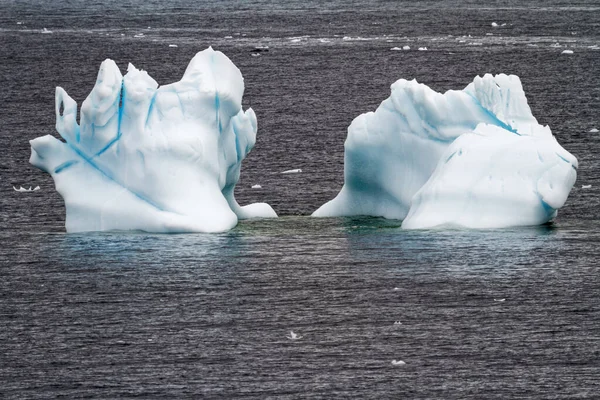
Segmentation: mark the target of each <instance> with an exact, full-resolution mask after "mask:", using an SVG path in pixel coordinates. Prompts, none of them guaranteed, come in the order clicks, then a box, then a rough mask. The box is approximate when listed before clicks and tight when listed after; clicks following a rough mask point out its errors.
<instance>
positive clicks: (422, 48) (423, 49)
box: [419, 47, 427, 51]
mask: <svg viewBox="0 0 600 400" xmlns="http://www.w3.org/2000/svg"><path fill="white" fill-rule="evenodd" d="M419 51H427V47H419Z"/></svg>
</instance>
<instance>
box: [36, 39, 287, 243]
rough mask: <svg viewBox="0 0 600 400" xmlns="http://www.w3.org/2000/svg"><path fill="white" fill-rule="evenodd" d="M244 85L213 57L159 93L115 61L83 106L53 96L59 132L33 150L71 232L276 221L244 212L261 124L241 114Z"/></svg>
mask: <svg viewBox="0 0 600 400" xmlns="http://www.w3.org/2000/svg"><path fill="white" fill-rule="evenodd" d="M243 92H244V81H243V78H242V74H241V73H240V71H239V69H238V68H237V67H236V66H235V65H234V64H233V63H232V62H231V61H230V60H229V59H228V58H227V57H226V56H225V55H224V54H223V53H221V52H218V51H214V50H213V49H212V48H208V49H206V50H204V51H201V52H199V53H198V54H196V55H195V56H194V58H193V59H192V60H191V62H190V63H189V65H188V67H187V69H186V71H185V73H184V75H183V78H182V79H181V80H180V81H179V82H175V83H172V84H169V85H164V86H161V87H159V86H158V84H157V82H156V81H155V80H154V79H152V78H151V77H150V75H148V73H147V72H145V71H142V70H138V69H137V68H135V67H134V66H133V65H131V64H129V67H128V69H127V74H126V75H125V76H122V75H121V72H120V70H119V68H118V67H117V65H116V63H115V62H114V61H112V60H110V59H107V60H105V61H104V62H103V63H102V65H101V66H100V71H99V73H98V78H97V81H96V84H95V86H94V88H93V90H92V92H91V93H90V94H89V96H88V97H87V98H86V99H85V101H84V102H83V104H82V106H81V114H80V124H78V123H77V103H76V102H75V101H74V100H73V99H72V98H71V97H69V95H68V94H67V92H66V91H65V90H64V89H62V88H60V87H58V88H56V105H55V111H56V130H57V131H58V133H59V134H60V136H61V137H62V138H63V139H64V142H63V141H60V140H58V139H56V138H55V137H53V136H51V135H46V136H43V137H39V138H36V139H34V140H32V141H31V142H30V143H31V158H30V160H29V161H30V163H31V164H33V165H34V166H36V167H38V168H40V169H42V170H44V171H46V172H48V173H50V174H51V175H52V178H53V179H54V183H55V186H56V190H57V191H58V192H59V193H60V194H61V195H62V197H63V199H64V201H65V206H66V211H67V216H66V229H67V232H81V231H104V230H143V231H148V232H221V231H226V230H229V229H231V228H233V227H234V226H235V225H236V224H237V222H238V219H244V218H254V217H276V216H277V215H276V213H275V212H274V211H273V209H272V208H271V207H270V206H269V205H267V204H265V203H257V204H251V205H248V206H245V207H241V206H239V205H238V203H237V201H236V200H235V197H234V188H235V185H236V183H237V181H238V179H239V176H240V168H241V163H242V160H243V159H244V158H245V157H246V155H247V154H248V152H250V150H251V149H252V147H253V146H254V143H255V141H256V132H257V123H256V115H255V114H254V111H253V110H252V109H250V108H249V109H248V110H246V111H245V112H244V111H243V110H242V107H241V103H242V95H243Z"/></svg>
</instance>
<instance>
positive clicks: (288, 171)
mask: <svg viewBox="0 0 600 400" xmlns="http://www.w3.org/2000/svg"><path fill="white" fill-rule="evenodd" d="M300 172H302V170H301V169H300V168H297V169H288V170H287V171H283V172H282V174H299V173H300Z"/></svg>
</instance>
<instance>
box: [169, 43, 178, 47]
mask: <svg viewBox="0 0 600 400" xmlns="http://www.w3.org/2000/svg"><path fill="white" fill-rule="evenodd" d="M169 47H177V45H176V44H170V45H169Z"/></svg>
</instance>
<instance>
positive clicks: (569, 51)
mask: <svg viewBox="0 0 600 400" xmlns="http://www.w3.org/2000/svg"><path fill="white" fill-rule="evenodd" d="M560 54H573V50H563V51H562V53H560Z"/></svg>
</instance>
